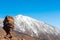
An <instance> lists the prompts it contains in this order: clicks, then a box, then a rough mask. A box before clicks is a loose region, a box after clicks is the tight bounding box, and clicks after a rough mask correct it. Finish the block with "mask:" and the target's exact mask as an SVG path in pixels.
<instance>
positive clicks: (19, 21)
mask: <svg viewBox="0 0 60 40" xmlns="http://www.w3.org/2000/svg"><path fill="white" fill-rule="evenodd" d="M14 19H15V30H17V31H19V32H22V33H25V34H28V35H31V36H36V37H39V36H40V35H41V34H44V35H45V34H50V35H54V36H55V35H59V34H60V30H58V29H56V28H55V27H53V26H51V25H48V24H46V23H44V22H41V21H38V20H36V19H33V18H30V17H28V16H23V15H18V16H15V17H14Z"/></svg>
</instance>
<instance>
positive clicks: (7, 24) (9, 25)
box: [3, 16, 14, 38]
mask: <svg viewBox="0 0 60 40" xmlns="http://www.w3.org/2000/svg"><path fill="white" fill-rule="evenodd" d="M13 28H14V19H13V17H11V16H6V17H5V19H4V21H3V29H4V30H5V32H6V37H8V38H12V33H13Z"/></svg>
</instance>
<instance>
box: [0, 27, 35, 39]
mask: <svg viewBox="0 0 60 40" xmlns="http://www.w3.org/2000/svg"><path fill="white" fill-rule="evenodd" d="M5 35H6V33H5V31H4V30H3V28H0V40H8V39H5V38H4V36H5ZM11 40H36V38H34V37H31V36H29V35H26V34H23V33H19V32H17V31H14V33H13V36H12V38H11Z"/></svg>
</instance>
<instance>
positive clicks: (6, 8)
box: [0, 0, 60, 29]
mask: <svg viewBox="0 0 60 40" xmlns="http://www.w3.org/2000/svg"><path fill="white" fill-rule="evenodd" d="M18 14H22V15H26V16H30V17H32V18H35V19H38V20H41V21H43V22H46V23H47V24H50V25H53V26H55V27H56V28H59V29H60V0H0V18H4V17H5V16H6V15H11V16H16V15H18Z"/></svg>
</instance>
